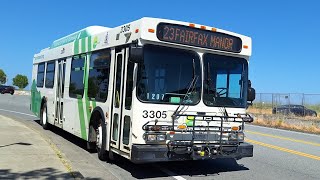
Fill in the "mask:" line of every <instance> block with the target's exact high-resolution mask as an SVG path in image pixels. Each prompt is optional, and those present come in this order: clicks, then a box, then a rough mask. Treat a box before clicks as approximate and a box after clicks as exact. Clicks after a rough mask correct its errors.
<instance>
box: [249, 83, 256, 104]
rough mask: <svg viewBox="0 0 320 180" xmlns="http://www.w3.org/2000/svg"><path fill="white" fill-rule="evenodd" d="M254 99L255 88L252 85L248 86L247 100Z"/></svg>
mask: <svg viewBox="0 0 320 180" xmlns="http://www.w3.org/2000/svg"><path fill="white" fill-rule="evenodd" d="M255 99H256V90H255V89H254V88H252V87H249V88H248V98H247V101H251V103H252V101H254V100H255Z"/></svg>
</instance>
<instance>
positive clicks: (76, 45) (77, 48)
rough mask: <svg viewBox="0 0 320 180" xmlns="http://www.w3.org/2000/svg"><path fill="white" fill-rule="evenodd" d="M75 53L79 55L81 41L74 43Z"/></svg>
mask: <svg viewBox="0 0 320 180" xmlns="http://www.w3.org/2000/svg"><path fill="white" fill-rule="evenodd" d="M73 53H74V54H79V40H76V41H74V47H73Z"/></svg>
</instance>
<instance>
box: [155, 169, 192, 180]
mask: <svg viewBox="0 0 320 180" xmlns="http://www.w3.org/2000/svg"><path fill="white" fill-rule="evenodd" d="M155 167H156V168H158V169H160V170H161V171H162V172H164V173H166V174H168V175H169V176H171V177H173V178H175V179H176V180H186V179H185V178H183V177H181V176H177V174H175V173H174V172H172V171H170V170H168V169H166V168H163V167H160V166H155Z"/></svg>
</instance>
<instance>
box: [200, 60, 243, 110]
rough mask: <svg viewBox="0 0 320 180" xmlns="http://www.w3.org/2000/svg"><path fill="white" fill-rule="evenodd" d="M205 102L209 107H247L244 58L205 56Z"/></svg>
mask: <svg viewBox="0 0 320 180" xmlns="http://www.w3.org/2000/svg"><path fill="white" fill-rule="evenodd" d="M203 63H204V83H203V84H204V92H203V101H204V103H205V104H206V105H207V106H218V107H245V106H246V97H244V96H246V93H245V92H246V91H247V86H246V84H247V83H245V82H247V71H248V70H247V69H248V68H247V61H246V60H245V59H242V58H236V57H230V56H222V55H215V54H204V55H203Z"/></svg>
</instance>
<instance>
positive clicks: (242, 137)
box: [238, 133, 244, 141]
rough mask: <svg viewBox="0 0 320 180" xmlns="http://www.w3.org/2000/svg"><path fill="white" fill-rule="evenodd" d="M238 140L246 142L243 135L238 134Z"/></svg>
mask: <svg viewBox="0 0 320 180" xmlns="http://www.w3.org/2000/svg"><path fill="white" fill-rule="evenodd" d="M238 140H239V141H243V140H244V134H243V133H238Z"/></svg>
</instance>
